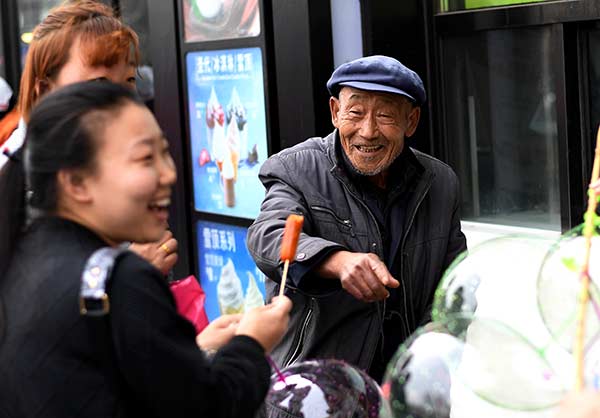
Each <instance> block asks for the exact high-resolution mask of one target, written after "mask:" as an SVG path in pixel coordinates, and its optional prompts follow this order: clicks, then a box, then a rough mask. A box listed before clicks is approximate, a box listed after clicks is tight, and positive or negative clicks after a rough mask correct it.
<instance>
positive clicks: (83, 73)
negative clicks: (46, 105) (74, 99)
mask: <svg viewBox="0 0 600 418" xmlns="http://www.w3.org/2000/svg"><path fill="white" fill-rule="evenodd" d="M85 56H86V55H85V52H84V50H83V47H82V43H81V42H80V41H79V39H77V40H75V42H73V45H72V46H71V50H70V51H69V59H68V61H67V62H66V63H65V65H63V67H62V68H61V69H60V71H59V72H58V74H57V75H56V77H54V80H53V81H52V82H51V84H50V86H49V87H50V90H53V89H55V88H58V87H63V86H66V85H68V84H72V83H77V82H79V81H89V80H108V81H111V82H113V83H116V84H122V85H125V86H127V87H130V88H132V89H134V88H135V67H134V66H133V65H132V64H131V63H130V62H129V60H128V59H127V57H123V59H122V60H119V61H118V62H117V63H116V64H114V65H112V66H110V67H106V66H104V65H98V66H91V65H89V64H88V63H86V60H85Z"/></svg>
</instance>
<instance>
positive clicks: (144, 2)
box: [119, 0, 154, 110]
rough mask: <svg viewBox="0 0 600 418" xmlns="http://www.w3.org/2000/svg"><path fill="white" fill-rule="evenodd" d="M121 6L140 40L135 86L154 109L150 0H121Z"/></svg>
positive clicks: (147, 103)
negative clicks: (138, 64)
mask: <svg viewBox="0 0 600 418" xmlns="http://www.w3.org/2000/svg"><path fill="white" fill-rule="evenodd" d="M119 6H120V8H119V10H120V12H121V17H122V19H123V22H125V23H126V24H127V25H129V26H130V27H131V28H132V29H133V30H134V31H135V32H136V33H137V35H138V38H139V41H140V66H139V67H138V70H137V72H136V77H135V86H136V89H137V92H138V94H139V95H140V97H141V99H142V100H143V101H144V103H146V105H147V106H148V107H149V108H150V110H153V109H154V71H153V68H152V57H151V55H150V43H149V34H150V23H149V20H148V0H121V1H120V2H119Z"/></svg>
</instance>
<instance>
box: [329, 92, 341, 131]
mask: <svg viewBox="0 0 600 418" xmlns="http://www.w3.org/2000/svg"><path fill="white" fill-rule="evenodd" d="M329 111H330V112H331V123H332V124H333V126H334V127H336V128H337V127H338V114H339V112H340V101H339V99H337V98H336V97H333V96H331V97H330V98H329Z"/></svg>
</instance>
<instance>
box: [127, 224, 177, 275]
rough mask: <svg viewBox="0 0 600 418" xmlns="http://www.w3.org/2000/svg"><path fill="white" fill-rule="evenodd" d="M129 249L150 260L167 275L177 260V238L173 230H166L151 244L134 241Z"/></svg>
mask: <svg viewBox="0 0 600 418" xmlns="http://www.w3.org/2000/svg"><path fill="white" fill-rule="evenodd" d="M129 249H130V250H131V251H133V252H135V253H136V254H137V255H139V256H140V257H142V258H144V259H146V260H147V261H149V262H150V263H151V264H152V265H153V266H154V267H156V268H157V269H159V270H160V272H161V273H162V274H164V275H165V276H166V275H167V274H168V273H169V271H171V269H172V268H173V266H174V265H175V263H176V262H177V240H176V239H175V238H173V233H172V232H171V231H165V233H164V234H163V236H162V237H161V238H160V239H159V240H158V241H156V242H151V243H149V244H136V243H132V244H131V245H130V246H129Z"/></svg>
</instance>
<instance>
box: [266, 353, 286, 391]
mask: <svg viewBox="0 0 600 418" xmlns="http://www.w3.org/2000/svg"><path fill="white" fill-rule="evenodd" d="M266 357H267V361H268V362H269V364H270V365H271V367H272V368H273V370H275V373H276V374H277V378H278V379H279V380H280V381H281V382H283V383H285V376H284V375H283V373H281V370H279V367H277V364H275V362H274V361H273V359H272V358H271V356H270V355H268V354H267V355H266ZM286 384H287V383H286Z"/></svg>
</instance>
